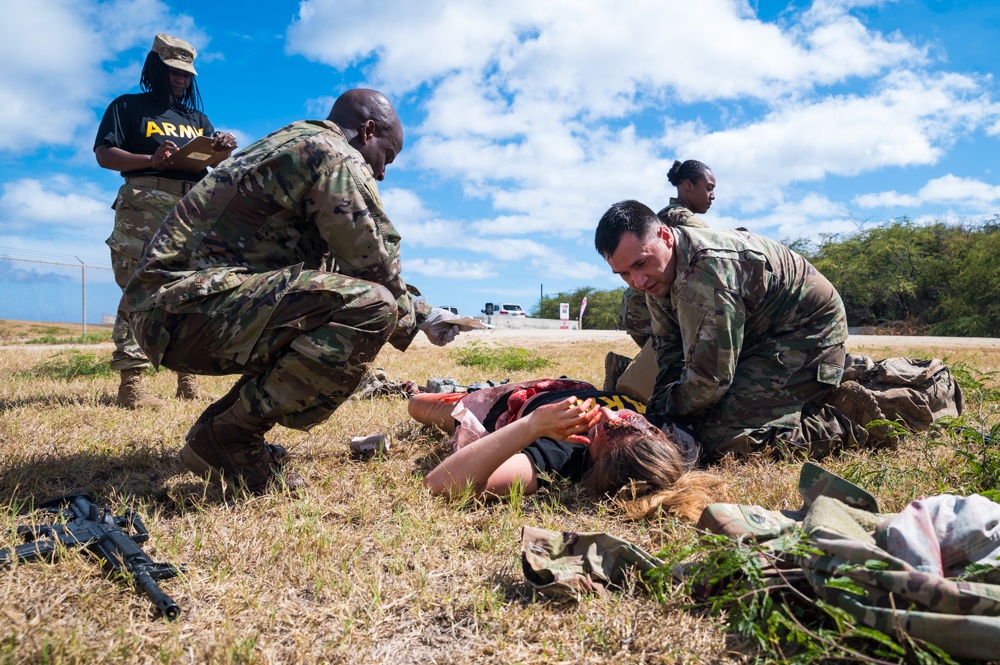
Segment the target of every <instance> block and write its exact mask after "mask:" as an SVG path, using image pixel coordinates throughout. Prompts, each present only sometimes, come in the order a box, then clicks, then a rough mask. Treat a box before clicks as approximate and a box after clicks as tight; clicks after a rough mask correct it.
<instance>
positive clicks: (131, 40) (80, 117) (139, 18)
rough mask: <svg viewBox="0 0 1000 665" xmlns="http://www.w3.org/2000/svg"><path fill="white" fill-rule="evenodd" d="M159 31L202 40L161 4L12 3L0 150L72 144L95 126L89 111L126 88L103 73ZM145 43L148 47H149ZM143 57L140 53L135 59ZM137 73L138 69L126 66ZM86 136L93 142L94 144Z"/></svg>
mask: <svg viewBox="0 0 1000 665" xmlns="http://www.w3.org/2000/svg"><path fill="white" fill-rule="evenodd" d="M157 32H169V33H171V34H175V35H177V36H184V37H185V38H186V39H189V40H191V41H192V42H193V43H194V44H195V46H196V47H198V46H200V45H201V44H203V43H206V42H207V39H206V38H205V37H204V35H203V34H202V33H201V32H199V31H197V30H196V29H195V28H194V27H193V23H192V21H191V19H190V18H187V17H184V16H181V17H173V16H171V14H170V8H169V7H168V6H167V5H166V4H164V3H163V2H160V1H159V0H114V1H112V2H103V3H98V2H95V1H93V0H48V1H46V2H9V3H5V4H4V7H3V21H0V60H2V61H3V62H6V63H9V65H8V66H6V67H4V68H3V70H2V72H0V97H2V98H3V99H4V104H3V105H2V106H0V151H4V150H8V151H24V150H30V149H35V148H38V147H39V146H43V145H50V146H51V145H66V144H71V143H73V141H74V139H75V136H76V135H77V134H80V133H84V134H90V133H91V132H93V131H94V128H95V127H96V125H97V120H98V118H95V114H94V110H93V108H94V106H95V105H99V104H101V103H102V102H103V103H104V104H107V103H108V102H110V101H111V99H112V98H113V97H114V96H116V95H117V94H121V93H123V92H125V90H115V89H114V86H120V85H121V83H122V81H121V80H120V75H119V73H117V72H115V71H113V70H112V71H106V70H105V67H106V66H112V67H114V66H116V65H114V64H112V63H114V61H115V60H116V58H117V57H118V55H119V54H120V53H121V52H122V51H125V50H128V49H132V48H135V47H139V46H143V47H145V48H148V45H151V44H152V41H153V35H155V34H156V33H157ZM147 44H148V45H147ZM144 56H145V53H142V54H141V55H139V56H138V57H139V58H140V59H141V58H143V57H144ZM124 66H125V67H126V68H127V69H128V71H129V72H133V71H134V72H135V74H134V77H133V78H132V79H131V80H130V81H129V85H134V84H135V83H137V82H138V68H136V67H135V63H128V64H127V65H124ZM92 138H93V137H92V136H91V140H92Z"/></svg>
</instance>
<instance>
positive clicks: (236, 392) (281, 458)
mask: <svg viewBox="0 0 1000 665" xmlns="http://www.w3.org/2000/svg"><path fill="white" fill-rule="evenodd" d="M178 376H180V375H178ZM189 376H190V375H189ZM251 379H253V375H252V374H244V375H243V376H241V377H240V378H239V379H237V380H236V383H234V384H233V387H232V388H230V389H229V392H227V393H226V394H225V395H223V396H222V397H221V398H219V399H218V400H216V401H215V402H213V403H211V404H209V405H208V408H207V409H205V410H204V411H202V413H201V415H200V416H198V420H196V421H195V423H194V425H192V426H191V429H190V430H188V433H187V437H186V438H188V439H190V438H191V437H192V436H202V434H201V433H200V432H199V430H201V429H203V428H204V427H207V426H208V423H209V422H210V421H211V420H212V418H214V417H216V416H217V415H219V414H220V413H222V412H223V411H225V410H226V409H228V408H229V407H231V406H232V405H233V404H235V403H236V402H237V401H238V400H239V399H240V391H241V390H243V386H245V385H246V384H248V383H250V380H251ZM265 445H266V446H267V448H268V450H270V451H271V456H272V457H273V458H274V461H275V462H277V463H278V464H284V463H285V460H287V459H288V451H287V450H285V448H284V446H279V445H278V444H276V443H267V444H265Z"/></svg>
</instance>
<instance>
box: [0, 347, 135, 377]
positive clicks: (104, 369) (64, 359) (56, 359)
mask: <svg viewBox="0 0 1000 665" xmlns="http://www.w3.org/2000/svg"><path fill="white" fill-rule="evenodd" d="M117 373H118V372H117V370H113V369H111V365H110V364H109V359H108V358H107V356H101V357H97V356H95V355H94V354H93V353H83V352H82V351H78V350H76V349H70V350H68V351H62V352H60V353H57V354H56V355H54V356H52V357H51V358H49V359H48V360H46V361H45V362H42V363H39V364H37V365H35V366H34V367H32V368H31V369H30V370H28V371H27V372H18V373H17V375H18V376H22V377H36V378H49V379H64V380H66V381H69V380H70V379H75V378H77V377H80V376H93V377H101V376H113V375H114V374H117Z"/></svg>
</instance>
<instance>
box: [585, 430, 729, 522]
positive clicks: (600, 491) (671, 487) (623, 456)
mask: <svg viewBox="0 0 1000 665" xmlns="http://www.w3.org/2000/svg"><path fill="white" fill-rule="evenodd" d="M584 483H585V484H586V486H587V490H588V491H589V492H590V493H591V494H593V495H594V496H603V495H606V494H610V495H613V499H614V501H615V503H617V504H618V505H619V506H620V507H621V508H622V510H623V511H624V512H625V516H626V517H627V518H628V519H633V520H637V519H642V518H644V517H649V516H650V515H653V514H655V513H657V512H658V511H660V510H663V511H665V512H667V513H668V514H671V515H674V516H676V517H682V518H685V519H689V520H692V521H696V520H697V519H698V518H699V517H700V516H701V512H702V510H704V508H705V506H707V505H708V504H710V503H716V502H719V501H720V500H721V499H722V498H723V496H724V494H725V492H726V483H725V481H724V480H723V479H722V478H720V477H718V476H716V475H714V474H711V473H708V472H705V471H689V470H688V467H687V464H686V463H685V461H684V456H683V455H682V454H681V447H680V445H679V444H678V443H677V442H675V441H674V440H673V438H671V437H670V436H669V435H667V434H666V433H664V432H662V431H661V430H659V429H657V428H655V427H649V428H645V429H638V430H634V431H633V432H632V433H630V434H628V435H626V436H625V437H623V439H622V440H621V441H620V442H619V443H618V444H617V445H616V446H615V447H614V448H612V449H611V450H609V451H608V452H607V453H606V454H604V455H603V456H601V457H600V458H598V459H595V460H593V465H592V466H591V468H590V470H589V471H588V472H587V475H586V476H585V477H584Z"/></svg>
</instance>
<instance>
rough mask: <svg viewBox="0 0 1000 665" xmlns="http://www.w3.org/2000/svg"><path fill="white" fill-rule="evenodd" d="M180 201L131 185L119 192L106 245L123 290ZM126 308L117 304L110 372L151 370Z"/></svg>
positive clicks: (168, 195) (158, 192)
mask: <svg viewBox="0 0 1000 665" xmlns="http://www.w3.org/2000/svg"><path fill="white" fill-rule="evenodd" d="M180 199H181V197H179V196H175V195H173V194H171V193H169V192H164V191H162V190H159V189H152V188H150V187H136V186H134V185H130V184H128V183H125V184H124V185H122V186H121V189H119V190H118V198H116V199H115V205H114V208H115V229H114V231H113V232H112V233H111V237H109V238H108V239H107V241H106V242H107V244H108V246H109V247H110V248H111V269H112V270H113V271H114V274H115V283H117V284H118V286H119V287H121V288H122V290H124V289H125V285H126V284H128V280H129V278H130V277H132V273H133V272H135V268H136V266H137V265H138V264H139V259H141V258H142V255H143V253H144V252H145V251H146V245H147V244H149V241H150V239H152V237H153V234H154V233H155V232H156V229H157V228H158V227H159V226H160V221H162V220H163V218H164V217H166V215H167V213H168V212H170V211H171V210H172V209H173V207H174V206H175V205H176V204H177V202H178V201H180ZM124 307H125V301H124V299H122V300H121V301H119V303H118V315H117V316H116V318H115V327H114V330H113V331H112V333H111V341H113V342H114V343H115V350H114V351H113V352H112V353H111V369H113V370H116V371H122V370H126V369H145V368H147V367H149V366H150V362H149V359H148V358H146V354H145V353H143V350H142V347H140V346H139V343H138V342H137V341H136V339H135V335H134V334H133V333H132V327H131V326H130V325H129V322H128V319H127V318H126V312H125V310H124Z"/></svg>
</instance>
